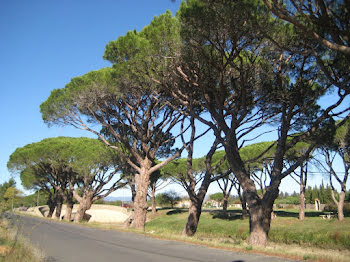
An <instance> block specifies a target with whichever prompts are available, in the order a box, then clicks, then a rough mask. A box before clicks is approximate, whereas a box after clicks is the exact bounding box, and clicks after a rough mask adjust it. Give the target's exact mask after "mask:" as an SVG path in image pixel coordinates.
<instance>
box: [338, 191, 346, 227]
mask: <svg viewBox="0 0 350 262" xmlns="http://www.w3.org/2000/svg"><path fill="white" fill-rule="evenodd" d="M344 201H345V192H344V191H341V192H340V194H339V201H338V220H339V221H343V220H344Z"/></svg>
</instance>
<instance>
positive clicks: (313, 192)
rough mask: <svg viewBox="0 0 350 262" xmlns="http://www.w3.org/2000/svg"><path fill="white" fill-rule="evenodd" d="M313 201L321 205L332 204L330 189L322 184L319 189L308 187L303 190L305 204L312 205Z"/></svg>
mask: <svg viewBox="0 0 350 262" xmlns="http://www.w3.org/2000/svg"><path fill="white" fill-rule="evenodd" d="M336 194H338V193H336ZM315 199H318V200H319V201H320V202H321V203H322V204H327V203H331V202H333V200H332V189H331V187H330V186H329V185H327V186H326V187H325V186H324V185H323V182H322V184H321V185H320V186H319V187H316V186H314V187H313V188H312V187H311V186H308V187H307V188H306V190H305V200H306V203H307V204H314V203H315Z"/></svg>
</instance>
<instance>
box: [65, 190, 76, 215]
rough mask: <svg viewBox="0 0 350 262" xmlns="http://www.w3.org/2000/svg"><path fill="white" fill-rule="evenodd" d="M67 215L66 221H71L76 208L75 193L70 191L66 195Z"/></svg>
mask: <svg viewBox="0 0 350 262" xmlns="http://www.w3.org/2000/svg"><path fill="white" fill-rule="evenodd" d="M66 202H67V204H66V206H67V207H66V214H65V215H64V220H67V221H70V220H71V217H72V211H73V206H74V201H73V192H72V191H71V190H69V191H68V192H67V195H66Z"/></svg>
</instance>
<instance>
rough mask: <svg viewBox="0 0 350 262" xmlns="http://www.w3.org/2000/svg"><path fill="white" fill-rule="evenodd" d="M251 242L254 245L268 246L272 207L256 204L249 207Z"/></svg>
mask: <svg viewBox="0 0 350 262" xmlns="http://www.w3.org/2000/svg"><path fill="white" fill-rule="evenodd" d="M249 212H250V216H249V231H250V236H249V244H251V245H253V246H266V243H267V236H268V234H269V231H270V223H271V213H272V208H266V207H264V205H261V204H260V205H256V206H253V207H251V208H249Z"/></svg>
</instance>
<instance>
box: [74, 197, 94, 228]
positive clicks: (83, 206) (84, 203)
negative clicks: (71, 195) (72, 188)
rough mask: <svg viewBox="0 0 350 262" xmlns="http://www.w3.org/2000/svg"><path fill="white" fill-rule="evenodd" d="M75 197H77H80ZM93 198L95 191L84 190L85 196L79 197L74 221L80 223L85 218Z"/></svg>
mask: <svg viewBox="0 0 350 262" xmlns="http://www.w3.org/2000/svg"><path fill="white" fill-rule="evenodd" d="M75 195H76V194H75ZM75 198H76V199H77V198H78V197H75ZM92 198H93V192H86V191H84V193H83V196H82V197H80V198H79V199H77V200H78V201H79V207H78V210H77V212H76V213H75V216H74V223H79V222H81V221H82V220H83V219H84V216H85V212H86V210H89V209H90V207H91V205H92Z"/></svg>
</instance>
